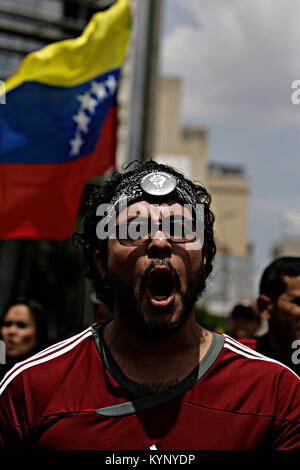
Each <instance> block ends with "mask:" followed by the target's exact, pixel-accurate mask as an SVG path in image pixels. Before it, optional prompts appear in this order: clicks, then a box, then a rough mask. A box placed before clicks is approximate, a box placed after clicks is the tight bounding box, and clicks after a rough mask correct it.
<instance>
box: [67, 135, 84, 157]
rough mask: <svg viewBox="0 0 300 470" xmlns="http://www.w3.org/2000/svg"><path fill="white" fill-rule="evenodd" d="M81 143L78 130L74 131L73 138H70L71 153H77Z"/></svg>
mask: <svg viewBox="0 0 300 470" xmlns="http://www.w3.org/2000/svg"><path fill="white" fill-rule="evenodd" d="M82 144H83V140H82V138H81V135H80V133H79V132H76V135H75V138H74V139H71V140H70V145H71V152H70V154H71V155H78V154H79V151H80V148H81V146H82Z"/></svg>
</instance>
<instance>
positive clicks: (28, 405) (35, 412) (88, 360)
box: [0, 325, 300, 450]
mask: <svg viewBox="0 0 300 470" xmlns="http://www.w3.org/2000/svg"><path fill="white" fill-rule="evenodd" d="M102 328H103V327H102V326H101V325H93V326H92V327H90V328H88V329H87V330H85V331H84V332H82V333H81V334H78V335H76V336H74V337H72V338H69V339H67V340H65V341H62V342H60V343H57V344H56V345H53V346H51V347H49V348H47V349H45V350H44V351H42V352H40V353H38V354H36V355H35V356H33V357H32V358H30V359H28V360H26V361H24V362H21V363H18V364H16V365H15V366H14V367H13V368H12V369H11V370H10V371H9V372H8V373H7V374H6V376H5V377H4V379H3V380H2V382H1V384H0V394H1V396H0V434H1V435H0V447H1V448H4V449H6V448H30V449H71V450H72V449H75V450H78V449H79V450H80V449H84V450H94V449H105V450H110V449H113V450H122V449H136V450H139V449H142V450H143V449H144V450H147V449H149V448H150V447H151V446H153V445H154V444H155V448H157V449H158V450H165V449H168V450H178V449H180V450H184V449H187V450H195V449H198V450H224V449H225V450H233V449H234V450H237V449H300V380H299V378H298V377H297V376H296V374H295V373H294V372H293V371H291V370H290V369H288V368H287V367H286V366H283V365H282V364H280V363H278V362H276V361H274V360H272V359H269V358H267V357H265V356H263V355H261V354H259V353H258V352H257V351H254V350H252V349H251V348H248V347H247V346H244V345H242V344H240V343H239V342H238V341H236V340H234V339H232V338H230V337H229V336H227V335H220V334H217V333H213V340H212V343H211V345H210V348H209V350H208V352H207V354H206V356H205V358H204V359H203V360H202V361H201V363H200V364H199V366H198V367H197V368H196V369H195V370H194V371H193V372H192V373H191V374H189V375H188V377H186V378H185V379H184V380H183V381H181V382H180V383H178V384H177V385H175V386H173V387H171V388H169V389H168V390H165V391H162V392H159V393H151V391H150V390H149V389H147V387H146V386H143V385H140V384H137V383H135V382H133V381H131V380H129V379H128V378H127V377H125V376H124V374H123V373H122V371H121V370H120V369H119V367H118V365H117V364H116V362H115V361H114V359H113V358H112V356H111V355H110V353H109V351H108V350H107V348H106V346H105V344H104V342H103V339H102Z"/></svg>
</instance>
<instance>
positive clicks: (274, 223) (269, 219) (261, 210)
mask: <svg viewBox="0 0 300 470" xmlns="http://www.w3.org/2000/svg"><path fill="white" fill-rule="evenodd" d="M164 2H165V7H164V12H163V37H162V47H161V57H160V69H161V73H162V74H163V75H171V76H177V77H181V78H182V80H183V82H182V97H181V122H182V123H183V124H194V125H199V126H203V127H205V128H207V130H208V133H209V150H208V158H209V160H210V161H216V162H224V163H233V164H241V165H243V166H244V169H245V171H246V174H247V176H248V178H249V181H250V186H251V194H250V213H249V240H250V241H251V242H252V243H253V244H254V250H255V251H254V256H255V257H254V263H255V282H256V286H257V278H258V276H260V274H261V271H262V269H263V268H264V266H265V265H266V264H267V263H268V262H269V261H270V259H271V258H270V246H271V244H272V243H273V242H276V241H278V240H279V239H280V237H281V236H282V235H283V234H284V228H283V227H282V224H281V223H280V215H281V214H282V213H283V212H284V211H286V210H287V209H293V210H296V211H299V212H300V208H299V200H300V198H299V195H300V132H299V130H300V104H299V105H295V104H293V103H292V101H291V95H292V93H293V90H292V88H291V84H292V82H293V81H294V80H297V79H299V80H300V0H164ZM299 255H300V253H299Z"/></svg>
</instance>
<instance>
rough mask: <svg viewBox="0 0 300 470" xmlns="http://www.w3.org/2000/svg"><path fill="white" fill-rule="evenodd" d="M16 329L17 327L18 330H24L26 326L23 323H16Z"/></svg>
mask: <svg viewBox="0 0 300 470" xmlns="http://www.w3.org/2000/svg"><path fill="white" fill-rule="evenodd" d="M17 327H18V328H25V327H26V324H25V323H23V322H22V321H18V322H17Z"/></svg>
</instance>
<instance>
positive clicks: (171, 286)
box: [147, 266, 176, 307]
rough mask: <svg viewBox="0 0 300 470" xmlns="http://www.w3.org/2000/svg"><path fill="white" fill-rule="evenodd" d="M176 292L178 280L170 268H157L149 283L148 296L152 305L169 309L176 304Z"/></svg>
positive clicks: (153, 271)
mask: <svg viewBox="0 0 300 470" xmlns="http://www.w3.org/2000/svg"><path fill="white" fill-rule="evenodd" d="M175 291H176V279H175V276H174V274H173V273H172V271H171V270H170V269H169V268H168V267H166V266H161V267H156V268H154V269H153V270H152V271H151V273H150V274H149V278H148V281H147V294H148V298H149V300H150V303H151V304H152V305H154V306H155V307H169V306H170V305H171V304H173V302H174V298H175Z"/></svg>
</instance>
